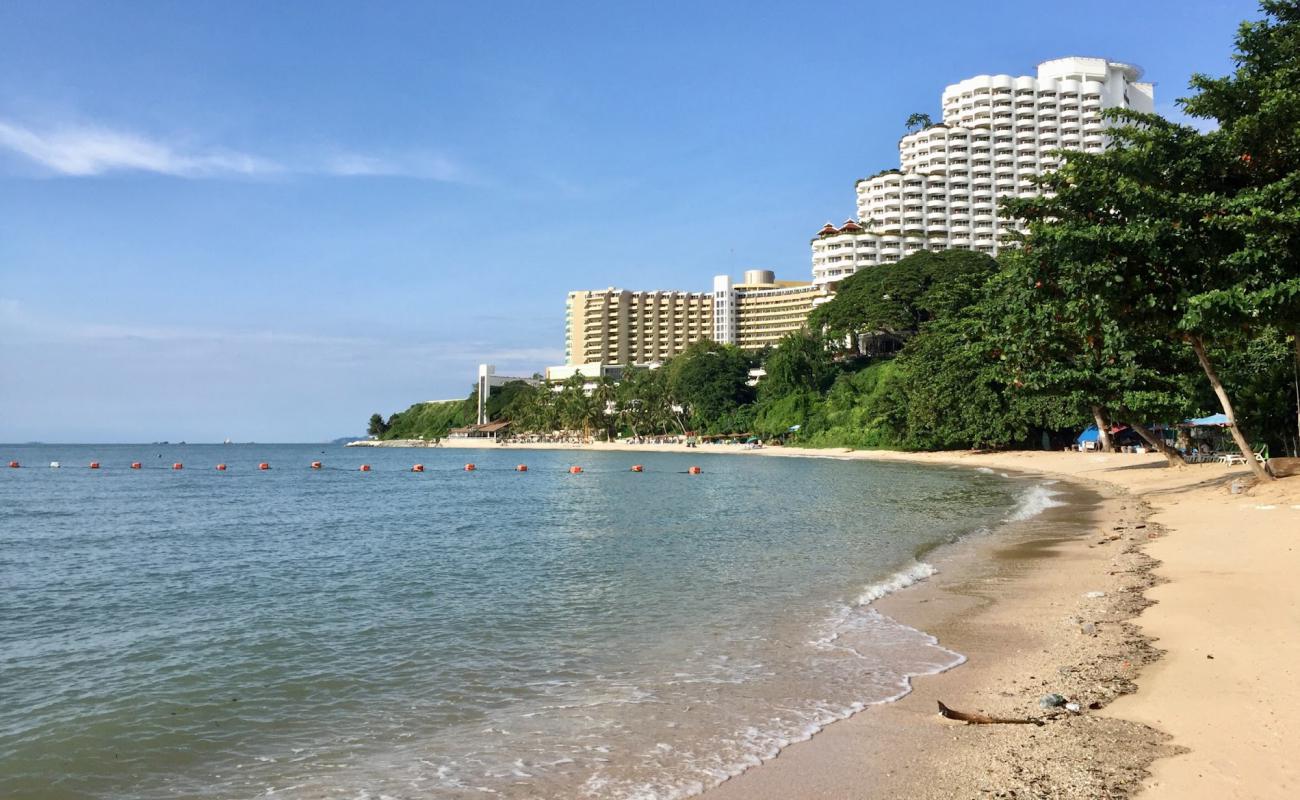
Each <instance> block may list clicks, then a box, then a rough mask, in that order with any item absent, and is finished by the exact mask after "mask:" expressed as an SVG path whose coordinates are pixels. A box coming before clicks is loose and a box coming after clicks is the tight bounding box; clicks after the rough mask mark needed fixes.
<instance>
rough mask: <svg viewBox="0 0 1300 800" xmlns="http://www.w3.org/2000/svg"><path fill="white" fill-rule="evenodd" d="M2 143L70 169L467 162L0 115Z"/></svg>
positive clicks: (431, 167) (275, 169) (177, 172)
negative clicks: (261, 146) (248, 147)
mask: <svg viewBox="0 0 1300 800" xmlns="http://www.w3.org/2000/svg"><path fill="white" fill-rule="evenodd" d="M0 151H9V152H11V153H13V154H15V155H17V156H19V157H21V158H23V159H25V160H26V161H28V162H29V163H31V164H34V165H36V166H37V167H39V168H41V169H43V170H45V171H48V172H51V173H54V174H56V175H66V176H73V177H91V176H98V175H106V174H109V173H114V172H151V173H155V174H158V175H170V176H173V177H177V178H191V179H197V178H223V177H224V178H232V177H269V176H285V175H324V176H334V177H400V178H412V179H417V180H432V181H441V182H446V183H470V182H472V181H473V180H474V177H473V175H472V174H471V172H470V170H468V169H467V168H465V167H464V166H463V165H461V164H459V163H457V162H456V161H454V160H452V159H450V158H447V157H446V156H442V155H438V154H432V153H408V154H404V155H401V156H392V155H370V154H363V153H352V152H345V151H334V152H331V153H329V154H328V155H325V156H321V157H315V156H310V157H301V156H300V157H295V158H269V157H265V156H261V155H255V154H252V153H244V152H240V151H237V150H230V149H226V148H213V147H208V148H204V147H193V146H186V145H182V144H178V143H169V142H166V141H162V140H160V139H157V138H151V137H148V136H144V135H141V134H137V133H132V132H128V131H121V130H113V129H110V128H106V127H101V126H87V125H73V126H63V127H58V128H52V129H46V130H37V129H34V128H32V127H29V126H25V125H21V124H18V123H16V122H13V121H7V120H4V119H0Z"/></svg>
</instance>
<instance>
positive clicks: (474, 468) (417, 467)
mask: <svg viewBox="0 0 1300 800" xmlns="http://www.w3.org/2000/svg"><path fill="white" fill-rule="evenodd" d="M86 467H87V469H93V470H100V471H104V470H105V467H104V466H103V465H102V464H101V463H100V462H98V461H91V462H90V463H89V464H87V465H86ZM9 468H10V469H30V467H24V466H23V465H22V464H21V463H19V462H18V461H10V462H9ZM49 468H50V469H62V468H63V464H62V463H61V462H58V461H51V462H50V466H49ZM184 468H185V465H184V463H182V462H180V461H177V462H175V463H174V464H172V465H171V466H170V467H146V466H144V464H143V463H142V462H139V461H132V462H131V465H130V469H132V470H146V469H155V470H156V469H165V470H169V471H172V472H176V471H180V470H183V469H184ZM214 469H215V470H216V471H217V472H226V471H228V470H229V466H228V465H226V464H217V465H216V466H215V467H214ZM308 469H310V470H312V471H314V472H321V471H327V470H328V471H332V472H352V471H353V470H352V469H350V468H349V469H344V468H341V467H326V466H325V465H324V463H322V462H320V461H313V462H311V464H310V465H308ZM255 471H256V472H270V471H271V463H270V462H269V461H261V462H259V463H258V464H257V468H256V470H255ZM355 471H356V472H373V471H374V470H373V469H372V468H371V466H370V465H369V464H362V465H360V466H359V467H357V469H356V470H355ZM400 471H401V472H421V473H422V472H425V471H426V470H425V468H424V465H423V464H412V465H411V467H410V468H409V469H403V470H400ZM437 471H440V472H480V471H484V472H527V471H528V465H527V464H517V465H515V466H513V467H500V468H496V469H488V470H480V469H479V467H478V465H477V464H472V463H470V464H466V465H465V466H464V467H463V468H460V469H456V468H444V469H442V470H437ZM565 471H566V472H567V473H568V474H570V475H585V474H587V471H586V469H584V468H583V467H581V466H579V465H577V464H574V465H572V466H570V467H567V468H566V469H565ZM629 471H630V472H644V471H645V467H644V466H643V465H641V464H633V465H632V467H631V469H630V470H629ZM703 472H704V470H703V469H701V468H700V467H696V466H692V467H689V468H688V469H686V470H683V471H682V472H680V473H679V474H684V475H701V474H703Z"/></svg>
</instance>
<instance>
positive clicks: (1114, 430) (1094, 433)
mask: <svg viewBox="0 0 1300 800" xmlns="http://www.w3.org/2000/svg"><path fill="white" fill-rule="evenodd" d="M1126 430H1128V426H1127V425H1112V426H1110V435H1111V436H1116V435H1118V434H1120V433H1123V432H1124V431H1126ZM1099 439H1101V432H1100V431H1098V430H1097V426H1096V425H1089V426H1088V427H1086V428H1084V429H1083V433H1081V434H1079V436H1078V438H1076V439H1075V440H1074V441H1075V442H1076V443H1078V444H1081V445H1082V444H1088V443H1089V442H1096V441H1098V440H1099Z"/></svg>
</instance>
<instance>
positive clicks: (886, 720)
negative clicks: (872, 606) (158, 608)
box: [447, 440, 1300, 800]
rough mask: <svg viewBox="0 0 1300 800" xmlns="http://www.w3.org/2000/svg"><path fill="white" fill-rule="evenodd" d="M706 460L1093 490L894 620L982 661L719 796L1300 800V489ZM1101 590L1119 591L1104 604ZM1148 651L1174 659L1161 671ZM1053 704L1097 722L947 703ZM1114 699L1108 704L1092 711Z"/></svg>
mask: <svg viewBox="0 0 1300 800" xmlns="http://www.w3.org/2000/svg"><path fill="white" fill-rule="evenodd" d="M447 445H448V446H467V447H474V446H479V447H481V446H484V445H482V444H480V443H479V442H468V441H459V442H458V441H455V440H453V441H449V442H447ZM486 446H490V447H500V445H486ZM558 446H559V445H539V447H547V448H554V447H558ZM530 447H534V446H533V445H510V446H509V449H512V450H514V449H521V450H522V449H528V448H530ZM574 449H577V450H582V449H602V450H624V451H628V452H629V453H630V452H635V451H636V450H640V449H646V450H656V451H662V450H685V448H683V447H682V446H680V445H648V446H632V445H624V444H593V445H582V446H574ZM687 452H701V453H703V452H726V453H744V454H746V455H753V456H768V455H786V456H820V457H825V456H838V457H845V458H870V459H880V460H898V461H910V462H930V463H935V464H960V465H965V466H969V467H972V468H977V467H985V468H990V469H995V470H1009V471H1015V472H1018V473H1029V474H1038V475H1046V476H1052V477H1057V478H1060V479H1063V480H1066V481H1068V482H1069V483H1071V484H1074V485H1076V486H1078V487H1081V489H1082V490H1083V491H1084V492H1085V494H1080V495H1078V496H1077V497H1076V498H1075V499H1076V500H1077V502H1078V503H1080V504H1081V505H1086V506H1088V509H1087V511H1086V513H1087V514H1088V520H1087V521H1088V525H1089V526H1090V527H1089V529H1088V533H1086V534H1084V535H1078V534H1075V535H1072V536H1070V537H1065V538H1061V537H1057V538H1053V537H1052V536H1051V534H1050V526H1048V527H1049V530H1046V531H1045V530H1044V529H1043V526H1039V528H1038V529H1036V530H1034V531H1030V532H1026V533H1023V534H1021V535H1020V538H1019V539H1018V540H1015V541H1006V540H1001V541H1000V540H999V537H988V538H986V539H984V540H981V541H976V542H971V543H967V544H965V545H959V546H957V547H954V548H952V549H951V550H952V552H949V553H946V554H943V555H941V556H939V557H938V558H939V560H938V565H939V567H940V569H941V573H940V575H938V576H936V577H935V578H933V579H931V580H930V581H927V582H926V583H923V584H919V585H918V586H917V587H914V588H913V589H909V590H907V591H904V592H900V593H897V594H895V595H892V596H890V597H887V598H885V599H883V600H882V601H880V602H878V604H877V607H878V608H879V609H880V610H881V611H882V612H883V613H886V614H889V615H891V616H893V617H895V618H896V619H899V620H901V621H903V622H906V623H908V624H911V625H914V626H916V627H919V628H921V629H923V630H926V631H927V632H929V633H932V634H934V635H936V636H938V637H939V640H940V642H941V643H943V644H944V645H945V646H947V647H950V648H953V649H955V650H957V651H959V652H962V653H963V654H965V655H966V656H967V657H968V659H969V660H968V662H967V664H965V665H963V666H961V667H959V668H957V669H954V670H951V671H949V672H947V673H944V674H941V675H937V676H931V677H925V678H920V679H918V680H917V681H916V682H915V686H914V691H913V692H912V694H910V695H908V696H907V697H905V698H904V699H903V700H901V701H899V702H896V703H892V704H889V705H885V706H877V707H873V708H870V709H868V710H867V711H865V712H863V713H860V714H858V715H856V716H855V717H853V718H851V719H848V720H845V721H844V722H840V723H836V724H833V725H831V726H830V727H828V728H827V729H826V730H824V731H823V732H822V733H820V734H818V735H816V736H815V737H813V738H812V739H811V740H809V741H807V742H802V743H796V744H793V745H791V746H789V747H788V748H786V749H785V750H783V751H782V752H781V754H780V755H779V756H778V757H777V758H775V759H773V760H771V761H769V762H766V763H764V764H762V765H761V766H758V767H756V768H753V769H751V770H749V771H747V772H745V773H744V774H742V775H741V776H739V777H737V778H733V779H732V780H730V781H727V782H726V783H724V784H722V785H721V786H719V787H718V788H716V789H714V790H711V791H710V792H708V793H706V794H707V797H708V798H710V800H728V798H737V800H739V799H740V798H755V799H758V800H762V798H858V797H862V798H866V797H935V798H938V797H1097V796H1100V797H1119V796H1127V795H1130V794H1133V793H1135V792H1136V793H1137V794H1140V795H1141V796H1143V797H1148V796H1149V797H1170V798H1201V797H1204V798H1237V797H1240V798H1269V797H1278V798H1283V797H1285V798H1290V797H1297V796H1300V776H1298V775H1297V773H1298V772H1300V768H1298V767H1297V764H1296V758H1297V756H1300V682H1298V681H1297V677H1298V676H1297V663H1300V581H1298V580H1297V577H1296V576H1297V575H1300V478H1292V479H1285V480H1281V481H1277V482H1274V483H1270V484H1267V485H1263V486H1257V487H1254V488H1251V489H1249V490H1248V491H1246V492H1245V493H1242V494H1234V493H1232V491H1231V484H1232V482H1233V481H1234V480H1237V479H1242V480H1243V481H1246V482H1247V483H1248V482H1249V481H1248V478H1249V471H1248V470H1246V469H1245V468H1242V467H1236V468H1227V467H1225V466H1223V465H1221V464H1202V465H1194V466H1189V467H1186V468H1181V469H1169V468H1167V467H1165V465H1164V461H1163V459H1162V458H1161V457H1159V456H1152V455H1129V454H1106V455H1102V454H1080V453H1046V452H1010V453H954V452H949V453H926V454H904V453H891V452H880V451H873V452H863V451H852V452H850V451H838V450H802V449H798V448H764V449H761V450H749V451H746V450H741V448H739V447H738V446H734V445H733V446H721V445H715V446H710V445H705V446H701V447H700V448H698V450H694V451H690V450H687ZM1089 492H1090V493H1091V494H1090V495H1089V494H1087V493H1089ZM1089 496H1090V497H1091V498H1093V499H1095V502H1091V501H1089V500H1088V497H1089ZM1049 513H1050V512H1049ZM1051 519H1052V518H1051V517H1048V518H1047V520H1048V521H1049V522H1050V520H1051ZM1060 519H1062V520H1063V522H1062V524H1064V520H1065V518H1064V517H1061V518H1060ZM1148 556H1149V557H1150V558H1148ZM1151 559H1154V560H1155V562H1154V563H1153V562H1152V561H1151ZM1152 567H1154V572H1153V574H1154V576H1155V580H1154V581H1152V580H1151V578H1150V576H1149V575H1148V574H1147V573H1148V571H1150V570H1151V568H1152ZM1152 583H1156V584H1157V585H1154V586H1152V585H1151V584H1152ZM1097 592H1103V593H1104V596H1103V597H1101V598H1096V597H1089V596H1088V595H1089V594H1092V595H1095V594H1096V593H1097ZM1144 596H1145V598H1146V599H1145V601H1144V600H1143V597H1144ZM1148 602H1154V605H1151V606H1150V607H1146V608H1144V607H1145V606H1146V605H1147V604H1148ZM1135 615H1138V616H1136V618H1135V619H1132V621H1131V622H1126V621H1125V620H1127V619H1128V618H1130V617H1134V616H1135ZM1090 623H1091V625H1090ZM1081 626H1084V627H1083V628H1081ZM1081 630H1084V631H1092V633H1091V634H1088V633H1081ZM1147 640H1154V646H1155V648H1157V649H1158V650H1159V651H1163V655H1162V656H1160V657H1159V658H1158V660H1153V659H1156V656H1157V653H1155V652H1153V651H1151V649H1150V647H1149V646H1148V644H1147ZM1147 662H1152V663H1147ZM1134 685H1135V686H1134ZM1134 688H1135V689H1136V691H1134ZM1053 691H1059V692H1061V693H1062V694H1066V696H1067V697H1077V698H1078V699H1079V700H1080V701H1081V704H1083V705H1084V706H1085V708H1084V713H1083V714H1081V715H1078V716H1069V717H1065V718H1061V719H1057V720H1054V721H1052V722H1049V723H1048V724H1047V725H1045V726H1043V727H1035V726H1031V725H978V726H967V725H962V724H960V723H955V722H950V721H947V720H944V719H942V718H941V717H939V716H938V715H937V714H936V713H935V701H936V700H943V701H944V702H945V703H947V704H948V705H949V706H952V707H954V708H957V709H960V710H962V711H968V712H971V711H975V712H981V713H988V714H993V715H996V716H1017V717H1027V716H1037V715H1040V714H1042V713H1043V712H1042V711H1041V709H1039V707H1038V702H1037V701H1038V698H1039V697H1040V696H1041V695H1042V694H1045V693H1047V692H1053ZM1094 701H1095V702H1097V704H1098V705H1099V706H1100V707H1101V708H1100V709H1099V710H1095V711H1089V709H1088V708H1087V705H1088V704H1089V703H1090V702H1094ZM1112 701H1113V702H1112ZM1153 759H1154V763H1152V760H1153Z"/></svg>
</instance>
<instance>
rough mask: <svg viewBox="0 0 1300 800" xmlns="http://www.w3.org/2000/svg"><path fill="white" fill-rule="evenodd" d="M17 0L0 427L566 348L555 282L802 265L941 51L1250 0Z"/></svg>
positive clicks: (1172, 39)
mask: <svg viewBox="0 0 1300 800" xmlns="http://www.w3.org/2000/svg"><path fill="white" fill-rule="evenodd" d="M1095 8H1096V10H1095V11H1089V10H1088V9H1089V7H1088V6H1087V5H1086V4H1084V5H1079V4H1057V3H1042V2H996V0H991V1H990V2H986V3H969V2H960V3H958V2H936V1H934V0H930V1H928V2H927V1H926V0H916V1H915V2H909V3H857V4H842V3H838V4H831V5H824V6H818V5H814V4H811V3H784V4H776V3H761V2H746V3H708V4H705V3H680V4H678V3H669V2H653V3H651V2H645V3H641V2H628V3H624V2H617V3H609V2H606V3H594V2H593V3H582V4H579V3H523V2H520V3H511V2H498V3H492V4H487V3H434V2H425V3H409V4H408V3H396V2H393V3H354V4H342V3H325V2H313V3H306V2H298V3H290V2H285V3H236V2H222V3H206V4H198V3H172V2H155V3H150V2H131V3H107V2H103V3H67V2H54V1H52V0H39V1H32V2H23V0H8V2H5V3H3V4H0V441H26V440H36V439H39V440H44V441H142V440H144V441H149V440H157V439H169V440H171V441H177V440H182V439H184V440H188V441H213V440H220V439H222V438H224V437H226V436H229V437H231V438H234V439H236V440H239V441H244V440H257V441H318V440H323V439H328V438H333V437H335V436H343V435H348V434H353V433H358V432H360V431H361V429H362V427H363V425H364V421H365V419H366V417H368V416H369V414H370V413H371V412H372V411H382V412H383V413H385V414H387V413H390V412H392V411H396V410H400V409H403V408H405V407H406V406H407V405H409V404H410V403H412V402H415V401H419V400H426V399H441V398H446V397H457V396H463V395H465V394H466V393H467V392H468V390H469V387H470V384H471V383H472V381H473V376H474V370H475V365H476V364H477V363H478V362H480V361H490V362H495V363H496V364H497V365H498V366H499V368H500V369H501V370H504V371H507V372H510V371H516V372H527V373H531V372H533V371H534V370H540V369H541V368H542V367H544V366H545V365H546V364H548V363H559V362H560V361H561V360H562V354H563V342H562V335H563V311H564V309H563V305H564V296H565V293H566V292H567V291H568V290H570V289H576V288H597V287H604V286H610V285H617V286H622V287H625V288H645V289H650V288H680V289H695V290H702V289H706V288H708V286H709V285H710V278H711V276H712V275H714V274H717V273H722V272H731V273H738V272H740V271H741V270H743V269H745V268H750V267H765V268H773V269H776V270H777V272H778V273H779V275H780V276H781V277H786V278H792V279H795V278H798V279H804V278H806V277H807V276H808V275H809V270H810V266H809V251H808V240H809V237H810V236H811V235H812V234H813V233H814V232H815V231H816V230H817V228H818V227H819V226H820V225H821V224H822V223H824V222H826V221H827V220H834V221H836V222H839V221H841V220H843V219H844V218H846V217H848V216H850V215H851V214H852V213H853V211H854V201H853V182H854V180H855V179H856V178H858V177H860V176H863V175H867V174H870V173H872V172H875V171H876V170H878V169H881V168H885V167H889V166H897V150H896V145H897V140H898V137H899V135H900V134H901V133H902V131H903V120H905V119H906V117H907V115H908V114H910V113H911V112H913V111H926V112H929V113H931V114H934V115H935V116H936V117H937V116H938V114H939V110H938V103H939V95H940V92H941V91H942V89H943V87H944V86H945V85H946V84H949V83H953V82H955V81H957V80H960V79H962V78H965V77H969V76H971V75H977V74H983V73H1010V74H1013V75H1019V74H1032V71H1033V68H1034V65H1035V64H1036V63H1037V62H1039V61H1042V60H1045V59H1048V58H1055V57H1060V56H1064V55H1102V56H1108V57H1111V58H1115V59H1118V60H1123V61H1129V62H1136V63H1138V64H1141V65H1142V66H1144V67H1145V68H1146V71H1147V79H1149V80H1152V81H1154V82H1155V83H1156V99H1157V104H1158V106H1159V109H1160V110H1161V111H1162V112H1163V113H1167V114H1174V113H1175V110H1174V108H1173V101H1174V99H1175V98H1176V97H1178V96H1180V95H1181V94H1183V93H1184V90H1185V87H1186V85H1187V79H1188V76H1189V75H1190V74H1191V73H1193V72H1196V71H1203V72H1210V73H1215V74H1221V73H1224V72H1226V71H1227V70H1228V69H1229V68H1230V60H1229V56H1230V52H1231V44H1232V35H1233V32H1234V30H1235V27H1236V25H1237V23H1238V22H1239V21H1241V20H1242V19H1246V18H1253V17H1256V16H1257V11H1256V7H1255V3H1254V2H1253V1H1248V0H1214V1H1212V2H1211V1H1208V0H1179V1H1178V2H1165V1H1162V2H1134V3H1130V4H1127V5H1125V6H1124V7H1123V8H1122V10H1121V9H1119V8H1118V7H1114V6H1111V7H1101V6H1097V7H1095Z"/></svg>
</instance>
